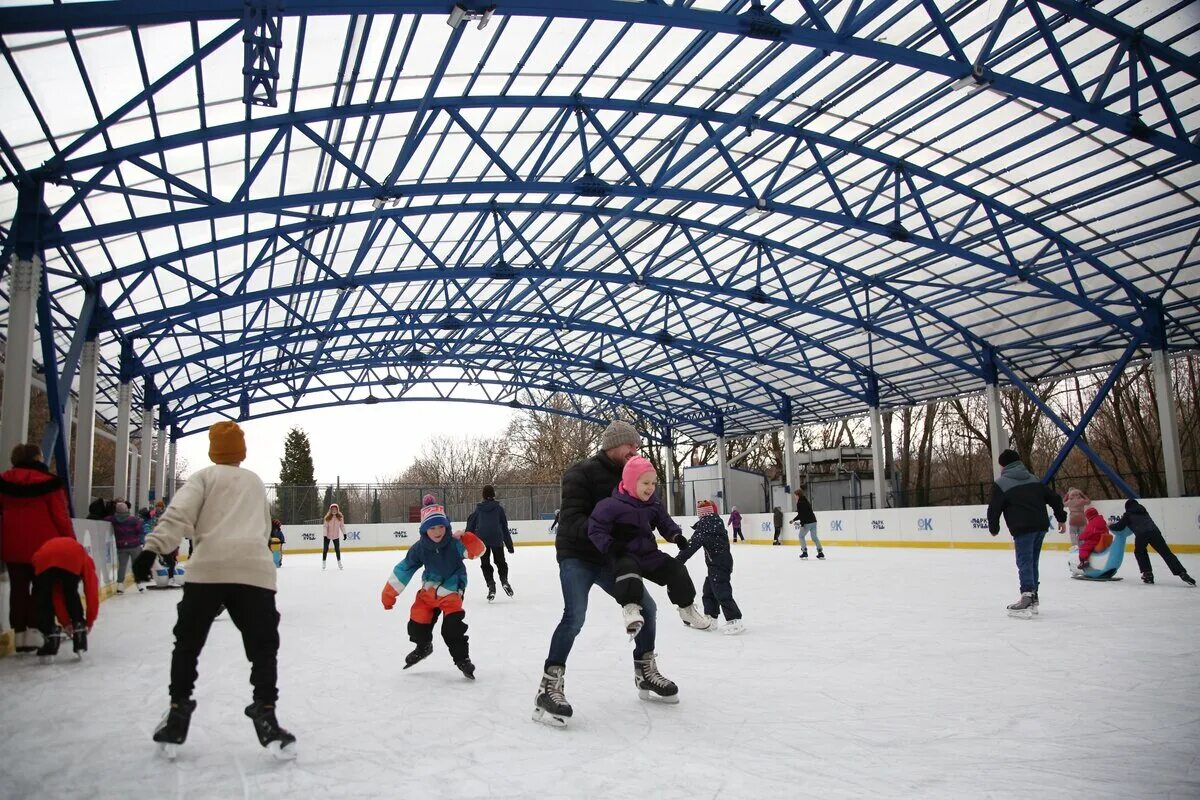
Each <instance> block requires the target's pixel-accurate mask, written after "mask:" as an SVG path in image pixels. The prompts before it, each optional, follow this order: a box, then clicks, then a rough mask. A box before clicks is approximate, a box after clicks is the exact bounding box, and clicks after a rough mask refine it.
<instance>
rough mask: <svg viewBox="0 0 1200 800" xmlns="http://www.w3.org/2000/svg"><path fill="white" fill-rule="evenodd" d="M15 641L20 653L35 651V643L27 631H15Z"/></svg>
mask: <svg viewBox="0 0 1200 800" xmlns="http://www.w3.org/2000/svg"><path fill="white" fill-rule="evenodd" d="M14 638H15V639H16V640H17V641H16V647H17V652H18V653H21V654H22V655H24V654H27V653H35V652H37V649H38V647H37V645H36V644H34V642H33V637H32V636H30V635H29V631H17V634H16V636H15V637H14Z"/></svg>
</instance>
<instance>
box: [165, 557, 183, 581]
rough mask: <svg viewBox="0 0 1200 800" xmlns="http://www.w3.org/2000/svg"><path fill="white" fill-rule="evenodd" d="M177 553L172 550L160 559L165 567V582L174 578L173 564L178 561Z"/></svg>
mask: <svg viewBox="0 0 1200 800" xmlns="http://www.w3.org/2000/svg"><path fill="white" fill-rule="evenodd" d="M178 553H179V551H178V550H172V551H171V552H170V553H168V554H167V555H165V556H163V557H162V560H163V563H165V564H166V565H167V580H171V578H174V577H175V563H176V562H177V561H178V560H179V555H178Z"/></svg>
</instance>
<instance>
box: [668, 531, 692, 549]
mask: <svg viewBox="0 0 1200 800" xmlns="http://www.w3.org/2000/svg"><path fill="white" fill-rule="evenodd" d="M671 541H672V542H674V543H675V544H676V546H678V547H679V549H680V550H682V549H684V548H685V547H687V546H688V540H687V537H686V536H684V535H683V534H682V533H677V534H675V538H674V539H672V540H671Z"/></svg>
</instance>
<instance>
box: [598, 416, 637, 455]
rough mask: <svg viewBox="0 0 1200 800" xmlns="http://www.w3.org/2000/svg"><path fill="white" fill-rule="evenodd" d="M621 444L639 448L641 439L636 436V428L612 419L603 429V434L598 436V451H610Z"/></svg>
mask: <svg viewBox="0 0 1200 800" xmlns="http://www.w3.org/2000/svg"><path fill="white" fill-rule="evenodd" d="M623 444H631V445H633V446H634V447H641V446H642V437H641V436H638V432H637V428H635V427H633V426H632V425H630V424H629V423H628V422H626V421H625V420H623V419H614V420H613V421H612V422H610V423H609V424H608V427H607V428H605V429H604V433H602V434H601V435H600V449H601V450H612V449H613V448H614V447H620V446H621V445H623Z"/></svg>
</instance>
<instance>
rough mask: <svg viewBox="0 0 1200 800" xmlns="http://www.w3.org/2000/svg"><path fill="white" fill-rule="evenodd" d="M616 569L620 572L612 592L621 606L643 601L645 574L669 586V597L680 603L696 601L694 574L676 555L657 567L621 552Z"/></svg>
mask: <svg viewBox="0 0 1200 800" xmlns="http://www.w3.org/2000/svg"><path fill="white" fill-rule="evenodd" d="M613 571H614V572H615V574H616V576H617V580H616V592H615V593H614V594H613V596H614V597H615V598H616V600H617V603H618V604H620V605H622V606H624V605H628V604H629V603H637V604H638V605H641V604H642V596H643V595H644V594H645V591H646V590H645V587H644V586H643V585H642V579H643V578H644V579H646V580H648V581H650V582H651V583H657V584H658V585H659V586H665V587H667V597H669V598H670V599H671V602H672V603H674V604H675V605H677V606H690V605H691V604H692V603H694V602H696V586H695V584H693V583H692V576H691V575H689V574H688V571H687V567H685V566H684V565H683V564H680V563H679V562H678V561H676V560H675V559H673V558H668V559H666V561H664V562H663V564H662V565H661V566H659V567H658V568H657V569H651V570H643V569H642V568H641V566H640V565H639V564H638V562H637V559H636V558H634V557H632V556H621V557H620V558H618V559H617V560H616V562H615V565H614V567H613Z"/></svg>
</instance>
